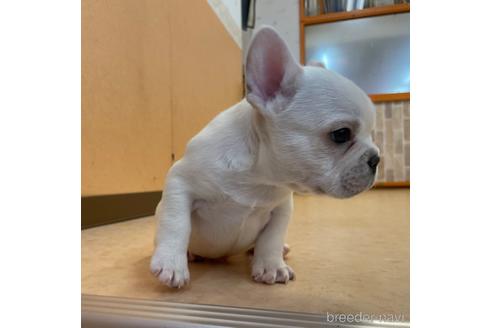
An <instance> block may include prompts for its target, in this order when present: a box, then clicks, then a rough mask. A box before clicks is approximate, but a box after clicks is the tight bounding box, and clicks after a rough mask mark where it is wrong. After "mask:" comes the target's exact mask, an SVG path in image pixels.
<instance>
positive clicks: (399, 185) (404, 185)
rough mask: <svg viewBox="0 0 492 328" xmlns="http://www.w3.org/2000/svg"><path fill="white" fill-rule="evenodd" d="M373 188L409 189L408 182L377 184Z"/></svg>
mask: <svg viewBox="0 0 492 328" xmlns="http://www.w3.org/2000/svg"><path fill="white" fill-rule="evenodd" d="M373 188H410V181H387V182H377V183H376V184H375V185H374V187H373Z"/></svg>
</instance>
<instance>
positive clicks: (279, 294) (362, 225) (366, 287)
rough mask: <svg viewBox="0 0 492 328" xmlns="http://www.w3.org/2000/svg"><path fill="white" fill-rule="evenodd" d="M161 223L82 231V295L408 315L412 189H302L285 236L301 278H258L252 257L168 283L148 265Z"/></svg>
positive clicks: (198, 267)
mask: <svg viewBox="0 0 492 328" xmlns="http://www.w3.org/2000/svg"><path fill="white" fill-rule="evenodd" d="M153 229H154V222H153V220H152V218H150V217H149V218H142V219H138V220H132V221H127V222H123V223H118V224H113V225H108V226H103V227H99V228H92V229H89V230H84V231H83V232H82V292H83V293H86V294H97V295H108V296H122V297H136V298H146V299H161V300H167V301H174V302H186V303H202V304H218V305H231V306H245V307H255V308H268V309H280V310H289V311H302V312H311V313H326V312H330V313H355V314H357V313H360V312H362V313H365V314H403V315H404V316H405V318H406V319H407V320H409V190H408V189H379V190H371V191H369V192H366V193H364V194H362V195H359V196H357V197H355V198H352V199H349V200H334V199H330V198H327V197H315V196H296V199H295V213H294V217H293V220H292V223H291V225H290V228H289V234H288V237H287V241H288V243H289V244H290V246H291V248H292V251H291V253H290V254H289V256H288V263H289V265H290V266H292V267H293V269H294V270H295V272H296V275H297V279H296V280H295V281H293V282H291V283H289V284H288V285H280V284H277V285H274V286H268V285H261V284H256V283H254V282H253V281H252V280H251V279H250V275H249V267H248V266H249V260H248V257H247V256H246V255H238V256H235V257H232V258H230V259H229V260H228V261H227V262H217V263H211V262H206V263H192V264H191V265H190V273H191V280H192V281H191V285H190V286H189V287H187V288H186V289H181V290H171V289H168V288H167V287H165V286H161V285H159V283H158V282H157V280H156V279H155V278H154V277H153V276H152V275H151V274H150V272H149V269H148V267H149V260H150V255H151V252H152V238H153Z"/></svg>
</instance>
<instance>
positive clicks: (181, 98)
mask: <svg viewBox="0 0 492 328" xmlns="http://www.w3.org/2000/svg"><path fill="white" fill-rule="evenodd" d="M241 96H242V72H241V50H240V49H239V47H238V46H237V45H236V43H235V42H234V40H233V39H232V38H231V37H230V35H229V34H228V33H227V31H226V30H225V28H224V27H223V26H222V24H221V23H220V21H219V20H218V18H217V17H216V15H215V14H214V12H213V11H212V10H211V8H210V7H209V6H208V4H207V2H206V1H202V0H193V1H179V0H153V1H151V0H145V1H143V0H109V1H103V0H83V1H82V195H84V196H87V195H102V194H116V193H131V192H142V191H154V190H160V189H161V188H162V185H163V182H164V177H165V174H166V172H167V170H168V168H169V167H170V165H171V164H172V161H171V154H172V153H173V152H174V153H175V154H176V159H178V158H179V157H180V156H182V154H183V151H184V148H185V145H186V142H187V141H188V140H189V138H190V137H192V136H193V135H194V134H196V133H197V132H198V131H199V130H200V129H201V128H202V127H203V126H204V125H205V124H206V123H207V122H208V121H209V120H210V119H211V118H212V117H213V116H215V115H216V114H217V113H218V112H220V111H222V110H223V109H225V108H226V107H228V106H230V105H232V104H234V103H235V102H237V101H238V100H240V99H241Z"/></svg>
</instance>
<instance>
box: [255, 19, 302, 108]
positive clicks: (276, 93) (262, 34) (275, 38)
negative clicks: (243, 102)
mask: <svg viewBox="0 0 492 328" xmlns="http://www.w3.org/2000/svg"><path fill="white" fill-rule="evenodd" d="M299 74H302V67H301V66H300V65H299V64H298V63H296V61H295V59H294V57H293V56H292V54H291V53H290V51H289V48H288V47H287V44H286V43H285V41H284V40H283V39H282V38H281V37H280V36H279V35H278V34H277V32H276V31H275V30H274V29H273V28H271V27H263V28H261V29H260V30H259V31H258V32H257V33H256V34H255V35H254V36H253V40H252V41H251V46H250V48H249V51H248V56H247V58H246V86H247V95H246V99H247V100H248V101H249V103H250V104H252V105H253V106H254V107H256V108H258V109H259V110H261V111H262V112H263V113H264V114H267V113H270V112H272V111H279V110H281V109H282V107H283V105H285V104H286V103H287V102H288V101H289V100H290V99H291V98H292V97H293V96H294V94H295V91H296V79H297V77H298V75H299ZM271 104H274V106H270V105H271Z"/></svg>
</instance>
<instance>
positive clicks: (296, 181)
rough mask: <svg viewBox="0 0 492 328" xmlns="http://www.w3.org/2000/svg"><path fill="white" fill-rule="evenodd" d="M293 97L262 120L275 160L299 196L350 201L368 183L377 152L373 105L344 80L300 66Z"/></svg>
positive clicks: (329, 72) (377, 159) (332, 74)
mask: <svg viewBox="0 0 492 328" xmlns="http://www.w3.org/2000/svg"><path fill="white" fill-rule="evenodd" d="M296 85H297V88H296V93H295V95H294V96H293V98H292V99H291V100H290V101H289V102H287V105H286V106H285V107H284V108H276V109H275V110H276V112H277V114H276V115H275V116H274V118H273V119H272V120H268V121H269V124H271V126H270V129H269V131H270V137H271V142H272V145H273V147H272V148H273V149H275V151H276V154H275V156H276V158H277V159H278V160H279V162H281V163H285V164H287V166H288V167H289V173H288V175H289V178H290V179H291V180H292V186H291V187H293V188H294V189H297V190H299V191H309V192H315V193H326V194H329V195H331V196H334V197H350V196H353V195H355V194H358V193H360V192H362V191H364V190H366V189H368V188H370V187H371V186H372V184H373V183H374V179H375V175H376V168H377V162H378V161H379V157H378V153H379V150H378V149H377V147H376V146H375V145H374V143H373V141H372V138H371V131H372V129H373V126H374V121H375V110H374V105H373V104H372V102H371V101H370V99H369V98H368V97H367V96H366V95H365V93H364V92H363V91H362V90H360V89H359V88H358V87H357V86H356V85H355V84H354V83H352V82H351V81H349V80H347V79H346V78H344V77H342V76H340V75H338V74H336V73H334V72H331V71H329V70H326V69H324V68H320V67H309V66H307V67H304V68H303V72H302V74H300V75H299V76H298V79H297V81H296Z"/></svg>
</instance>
